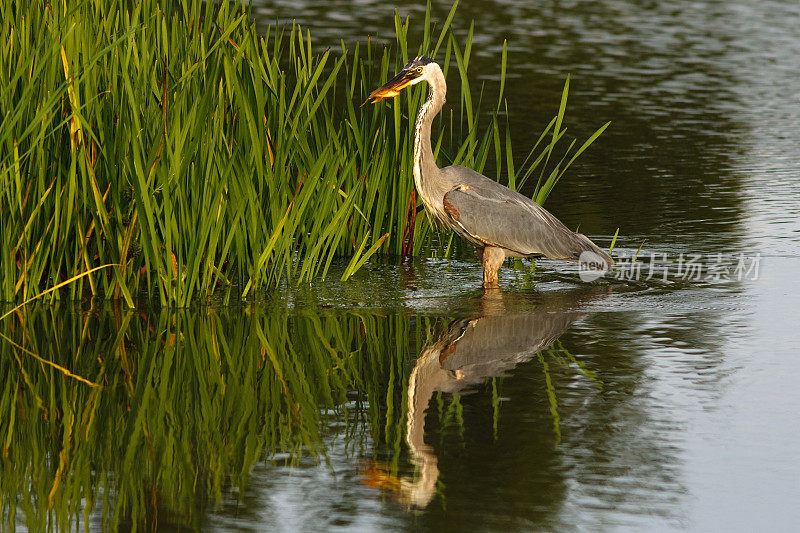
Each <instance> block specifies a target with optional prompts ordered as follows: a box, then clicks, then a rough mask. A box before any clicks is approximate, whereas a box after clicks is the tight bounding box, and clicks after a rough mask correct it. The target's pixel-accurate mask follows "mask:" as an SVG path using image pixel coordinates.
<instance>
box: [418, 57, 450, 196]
mask: <svg viewBox="0 0 800 533" xmlns="http://www.w3.org/2000/svg"><path fill="white" fill-rule="evenodd" d="M431 72H432V75H431V76H430V77H429V78H428V80H427V81H428V84H429V85H430V92H429V93H428V99H427V100H425V103H424V104H422V107H420V108H419V114H418V115H417V124H416V131H415V134H414V184H415V185H416V187H417V192H418V193H419V195H420V196H421V197H422V201H423V203H424V204H425V207H427V208H428V209H431V208H434V205H433V197H432V192H431V190H430V189H431V186H433V185H434V184H435V183H436V178H437V176H438V174H439V167H437V166H436V159H435V158H434V157H433V148H432V147H431V124H432V123H433V119H434V117H436V115H438V114H439V111H440V110H441V109H442V106H443V105H444V100H445V96H446V93H447V85H446V84H445V81H444V75H443V74H442V71H441V69H440V68H439V67H438V65H436V68H434V69H432V71H431Z"/></svg>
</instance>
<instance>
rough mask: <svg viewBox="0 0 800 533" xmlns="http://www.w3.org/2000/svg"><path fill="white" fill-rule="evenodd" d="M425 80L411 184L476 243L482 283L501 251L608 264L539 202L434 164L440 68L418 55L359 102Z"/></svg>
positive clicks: (493, 274) (491, 275)
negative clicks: (433, 133)
mask: <svg viewBox="0 0 800 533" xmlns="http://www.w3.org/2000/svg"><path fill="white" fill-rule="evenodd" d="M422 81H427V82H428V85H430V92H429V93H428V99H427V100H426V101H425V103H424V104H423V105H422V107H420V110H419V113H418V115H417V123H416V133H415V136H414V184H415V186H416V188H417V192H418V193H419V195H420V197H421V198H422V203H423V204H424V205H425V209H426V211H427V212H428V214H429V216H430V217H431V218H432V219H433V220H434V221H439V222H440V223H442V224H443V225H445V226H446V227H448V228H450V229H452V230H453V231H455V232H456V234H458V235H459V236H461V237H462V238H464V239H466V240H467V241H468V242H470V243H471V244H473V245H474V246H475V248H476V252H477V255H478V258H479V259H480V260H481V262H482V263H483V286H484V287H487V288H491V287H497V270H498V268H500V265H501V264H502V263H503V261H504V260H505V258H506V257H531V258H536V257H546V258H549V259H566V260H573V261H575V260H578V259H579V258H581V260H582V261H583V260H584V259H585V258H586V256H583V257H581V254H584V253H587V254H589V260H588V261H587V263H588V264H589V265H591V266H592V267H593V268H598V265H599V268H601V269H602V268H607V267H610V266H611V265H613V264H614V261H613V259H611V256H610V255H608V254H607V253H606V252H605V251H603V250H602V249H601V248H600V247H598V246H597V245H596V244H594V243H593V242H592V241H590V240H589V239H588V238H587V237H586V236H584V235H581V234H580V233H575V232H573V231H570V230H569V229H568V228H567V227H566V226H565V225H564V224H562V223H561V221H559V220H558V219H557V218H556V217H555V216H553V215H552V214H550V212H549V211H547V210H546V209H544V208H543V207H542V206H540V205H539V204H537V203H536V202H534V201H533V200H531V199H530V198H528V197H527V196H524V195H522V194H520V193H518V192H516V191H513V190H511V189H509V188H508V187H505V186H503V185H501V184H499V183H498V182H496V181H494V180H491V179H489V178H487V177H486V176H483V175H481V174H479V173H477V172H475V171H474V170H472V169H469V168H466V167H462V166H459V165H452V166H449V167H445V168H439V167H438V166H436V160H435V159H434V156H433V149H432V148H431V123H433V119H434V117H435V116H436V115H437V114H438V113H439V111H440V110H441V109H442V105H444V101H445V95H446V93H447V84H446V83H445V80H444V75H443V74H442V69H441V68H440V67H439V65H438V64H436V62H435V61H433V60H432V59H430V58H428V57H424V56H419V57H417V58H415V59H413V60H411V61H409V62H408V64H407V65H406V66H405V67H403V69H402V70H401V71H400V73H399V74H397V76H395V77H394V78H392V79H391V80H389V81H388V82H386V84H384V85H383V86H381V87H379V88H377V89H375V90H374V91H372V92H371V93H370V95H369V97H368V98H367V101H366V102H364V103H365V104H366V103H367V102H369V101H370V99H371V100H372V102H373V103H375V102H378V101H380V100H382V99H383V98H391V97H394V96H397V95H398V94H400V91H401V90H402V89H404V88H406V87H408V86H410V85H415V84H417V83H419V82H422Z"/></svg>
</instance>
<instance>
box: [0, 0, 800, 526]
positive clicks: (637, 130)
mask: <svg viewBox="0 0 800 533" xmlns="http://www.w3.org/2000/svg"><path fill="white" fill-rule="evenodd" d="M255 5H256V8H255V13H256V15H257V17H258V19H259V21H260V22H261V23H263V24H265V25H266V24H269V23H271V22H273V21H275V20H278V21H279V22H281V23H286V22H291V20H293V19H294V20H296V21H297V22H299V23H300V24H302V25H304V26H306V27H308V28H310V30H311V32H312V36H313V37H314V39H315V47H316V48H317V49H318V50H322V49H325V48H327V47H329V46H332V47H336V46H337V45H338V43H339V40H340V39H343V40H344V41H345V42H346V43H354V42H355V41H364V40H366V38H367V36H370V38H371V39H372V40H373V42H378V43H385V45H386V46H392V45H393V35H394V33H393V31H394V30H393V21H392V15H393V14H392V7H393V5H390V4H386V3H380V2H374V1H371V0H361V1H313V2H311V1H305V2H303V1H301V2H296V1H292V2H289V1H285V2H284V1H275V2H267V1H256V2H255ZM394 5H396V6H397V8H398V9H399V11H400V13H401V15H403V16H405V15H410V16H411V18H412V35H413V32H414V20H415V19H417V20H419V22H420V26H421V22H422V20H421V18H422V16H423V15H424V9H425V7H424V5H421V4H419V3H412V2H402V3H396V4H394ZM448 9H449V6H448V5H446V4H444V3H438V2H437V3H435V5H434V9H433V12H434V18H435V19H438V20H440V21H441V20H443V18H444V16H445V15H446V13H447V10H448ZM471 20H474V21H475V40H474V45H473V61H472V65H471V75H472V79H474V80H481V81H485V88H484V91H485V92H486V93H487V94H496V91H497V89H498V87H497V79H498V78H497V75H498V72H499V69H498V67H497V62H498V61H499V57H500V50H501V49H502V45H503V40H504V39H507V40H508V48H509V70H508V83H507V86H506V95H507V99H508V105H509V114H510V117H509V118H510V124H511V128H512V134H513V135H512V138H513V139H514V141H515V143H516V146H515V152H516V153H517V154H523V153H525V152H526V148H529V147H530V143H532V142H533V141H534V140H535V139H536V137H538V134H539V132H540V131H541V129H542V128H543V127H544V125H545V124H546V123H547V122H548V120H549V119H550V118H551V117H552V116H553V114H554V113H555V111H556V109H557V106H558V100H559V96H560V91H561V88H562V86H563V83H564V80H565V78H566V76H567V75H568V74H569V75H570V76H571V92H570V100H569V106H568V120H567V122H568V127H569V133H568V135H574V136H575V137H577V138H578V139H583V138H585V137H587V136H588V135H589V134H591V133H592V132H593V131H594V130H595V129H596V128H597V127H599V126H600V125H601V124H602V123H604V122H606V121H609V120H611V121H612V122H613V123H612V126H611V127H610V128H609V129H608V130H607V132H606V133H605V134H604V135H603V136H602V137H601V138H600V139H599V140H598V141H597V143H596V144H595V145H594V146H593V147H592V148H591V150H590V151H589V152H588V153H587V154H585V155H584V156H582V157H581V158H580V159H579V161H578V162H577V163H576V164H575V166H574V167H573V168H572V169H571V170H570V172H569V173H568V174H567V176H566V177H565V178H564V180H563V181H562V182H561V183H559V185H558V187H557V188H556V191H555V192H554V194H553V195H552V196H551V197H550V199H549V200H548V204H547V206H548V208H549V209H550V210H551V211H552V212H554V213H555V214H556V215H557V216H559V217H560V218H561V219H562V220H563V221H564V222H565V223H566V224H567V225H568V226H571V227H576V226H578V225H579V224H580V227H581V231H582V232H585V233H587V234H589V235H591V236H593V237H595V238H598V240H599V241H602V242H606V243H607V242H608V241H609V239H610V235H612V234H613V233H614V231H615V230H616V229H617V228H619V229H620V239H619V241H618V244H617V251H618V253H620V254H623V255H625V254H633V253H635V251H636V249H637V248H638V247H639V245H640V244H641V243H642V241H645V244H644V246H643V248H642V252H641V254H640V257H649V256H650V254H657V255H659V256H661V255H663V254H666V256H667V257H669V258H671V259H673V260H674V259H675V258H677V257H678V256H679V255H680V254H686V255H689V254H699V255H700V256H701V258H700V259H699V262H700V263H701V264H702V266H703V268H710V265H712V264H713V263H715V261H716V259H715V257H716V254H723V257H724V258H726V259H725V260H726V261H727V260H730V261H733V262H734V264H735V262H736V259H735V258H737V257H739V254H744V256H745V257H747V258H754V257H759V263H758V264H759V270H758V275H757V276H755V275H751V276H749V277H747V278H748V279H744V280H736V279H718V280H716V279H699V280H696V279H695V280H685V279H679V278H678V277H677V276H673V277H671V278H670V279H669V280H667V281H661V280H659V279H658V277H659V276H656V277H655V279H650V280H645V279H641V280H639V281H636V282H629V281H624V280H612V279H607V280H603V281H601V282H598V283H597V284H595V285H588V286H587V285H586V284H583V283H581V282H580V281H579V280H578V276H577V275H576V271H575V269H574V268H573V267H569V266H564V265H560V264H549V263H546V262H543V264H541V265H540V266H539V268H538V269H537V271H536V274H535V283H534V280H533V279H532V278H531V276H530V274H529V273H528V272H527V271H526V270H520V271H517V270H513V269H512V268H510V267H506V268H504V269H503V271H502V272H501V284H502V287H503V293H502V296H498V297H496V298H494V299H492V298H489V299H487V298H486V297H484V296H482V291H481V290H480V289H479V283H480V275H481V274H480V268H479V265H478V264H477V263H476V262H474V261H472V262H470V261H449V262H447V261H439V260H427V261H426V260H422V261H419V262H416V263H414V264H413V265H403V266H397V265H386V264H378V263H375V264H371V265H368V266H367V267H366V268H365V269H363V270H362V271H360V272H359V273H358V274H357V275H356V276H355V277H354V279H353V280H352V281H349V282H348V283H345V284H341V283H339V282H338V281H333V280H336V279H338V276H336V275H335V274H334V275H331V276H329V280H328V281H325V282H319V283H315V284H314V285H313V286H311V287H301V288H300V289H297V290H292V291H288V292H285V293H282V294H281V295H280V296H279V297H278V299H277V303H275V302H273V303H270V304H266V303H265V304H263V305H260V306H259V305H257V306H254V307H252V308H250V309H249V310H248V311H247V312H242V311H241V310H236V311H230V310H224V309H219V310H215V311H213V312H210V313H211V315H210V316H211V318H208V320H209V321H211V322H213V323H214V324H217V323H218V325H217V326H215V328H216V327H218V328H220V329H221V330H223V331H225V330H226V329H225V328H230V331H231V332H233V331H238V330H237V329H236V328H244V330H247V331H249V330H250V328H256V327H257V326H258V325H259V324H261V325H263V324H267V325H268V324H270V323H271V321H274V320H276V319H275V316H283V317H284V320H285V328H283V330H285V332H286V334H287V335H288V337H290V338H292V349H293V350H296V351H297V353H298V354H299V355H298V357H301V359H302V355H303V353H304V351H307V352H308V353H312V351H313V350H316V349H318V348H319V342H320V339H328V340H326V341H325V342H326V343H328V344H330V345H331V346H333V348H332V349H333V350H334V351H336V350H338V349H339V348H340V347H341V346H345V345H346V346H348V347H349V349H350V350H352V352H350V354H349V355H350V356H351V357H352V358H354V359H355V360H359V361H373V362H374V368H373V367H369V368H367V367H368V365H367V364H366V363H363V365H364V366H358V369H359V370H358V372H361V373H362V374H361V375H362V376H365V377H364V381H363V382H362V384H361V386H356V385H349V386H347V387H346V388H348V389H350V390H349V391H347V392H346V394H345V395H343V396H337V397H336V398H334V399H333V401H331V402H327V403H326V402H323V401H320V404H319V405H320V406H321V407H319V412H318V413H317V415H316V416H318V420H317V421H316V423H318V428H319V432H318V434H316V435H314V436H313V438H312V437H309V439H310V440H307V441H305V446H306V447H307V448H311V449H316V450H317V451H318V452H319V453H320V454H321V455H318V456H314V455H312V454H308V453H306V454H304V455H303V456H302V458H301V459H300V460H299V462H294V463H292V464H287V463H286V462H285V460H286V458H287V453H288V452H291V451H293V450H292V449H291V447H289V449H284V450H281V451H279V452H278V453H276V454H274V455H269V456H268V457H267V459H263V458H260V459H259V460H257V461H255V463H254V466H253V468H252V471H249V470H248V472H249V473H247V474H246V475H245V476H244V478H245V479H246V482H245V483H238V482H237V480H238V479H239V478H238V477H236V476H237V475H235V474H234V473H230V475H231V478H230V479H229V480H228V481H227V483H226V484H225V488H224V490H223V491H222V493H221V494H222V499H221V501H214V499H213V498H212V499H211V500H208V499H206V498H201V497H199V496H196V494H195V491H193V490H189V491H188V492H187V494H188V495H187V496H185V498H184V499H186V498H188V501H189V503H188V504H187V505H188V508H189V509H194V512H191V513H188V515H186V514H181V513H175V514H170V513H169V505H163V506H162V509H164V508H165V509H164V510H163V511H162V513H161V514H160V520H159V524H160V527H163V528H167V529H169V528H171V527H174V526H177V525H179V524H181V523H184V524H185V525H188V526H190V527H201V528H208V529H219V530H259V531H266V530H271V531H275V530H286V531H290V530H291V531H293V530H298V529H299V530H326V531H327V530H331V529H337V528H341V529H354V530H367V529H412V528H413V529H417V528H421V529H423V530H428V529H444V528H448V529H455V528H458V529H476V528H477V529H491V530H557V531H563V530H575V529H578V530H588V531H597V530H617V529H632V530H670V529H690V530H697V531H753V530H762V531H791V530H794V529H795V528H796V527H797V524H798V521H799V520H800V445H798V443H800V423H798V415H797V412H798V408H800V387H798V385H797V384H798V381H800V370H799V368H800V366H798V364H797V361H798V355H799V354H798V346H800V333H799V329H798V326H800V321H799V319H798V307H800V305H798V304H800V281H798V279H799V278H798V275H797V273H798V270H800V82H798V73H800V4H798V3H797V2H794V1H763V2H749V1H744V0H730V1H711V0H708V1H700V2H680V1H661V2H648V1H638V2H634V1H629V2H625V1H611V0H607V1H595V2H580V1H543V2H530V1H521V0H518V1H504V2H491V1H485V0H484V1H478V0H464V1H463V2H462V3H461V5H460V7H459V10H458V13H457V16H456V19H455V21H454V25H455V27H456V28H457V33H458V34H459V35H464V34H466V31H467V30H468V28H469V22H470V21H471ZM410 42H414V40H413V39H411V40H410ZM758 254H760V255H758ZM731 258H733V259H731ZM669 265H670V268H672V267H674V266H675V264H674V263H670V264H669ZM703 277H705V276H703ZM753 278H756V279H753ZM276 309H279V311H276ZM102 312H103V313H105V312H106V311H102ZM196 318H197V317H196ZM197 319H198V320H199V321H200V322H203V321H204V320H206V318H202V319H200V318H197ZM48 320H55V319H53V318H52V317H50V318H48ZM98 320H100V319H98ZM107 320H108V319H107ZM130 320H131V321H132V322H133V323H136V322H140V323H150V322H158V320H154V319H152V318H150V319H145V318H143V317H141V316H140V315H134V316H133V317H132V318H131V319H130ZM459 320H462V322H459ZM318 321H319V322H320V323H322V324H324V325H325V327H324V328H323V330H316V329H314V328H313V327H311V325H313V324H315V323H317V322H318ZM469 321H472V322H469ZM159 323H164V324H174V323H177V320H175V319H173V318H166V319H162V320H161V322H159ZM331 324H333V325H331ZM92 327H94V326H92ZM172 327H173V326H170V325H168V326H165V327H164V328H158V327H151V328H150V329H149V330H148V328H146V327H143V326H142V331H143V332H145V333H142V338H145V337H146V336H147V335H148V334H147V333H146V332H147V331H150V333H149V334H151V335H158V334H161V333H163V332H164V331H171V328H172ZM259 327H260V326H259ZM327 328H333V329H327ZM337 328H340V329H341V330H342V331H347V332H350V334H352V339H351V340H350V341H347V338H345V337H347V335H344V334H343V335H339V334H334V333H330V332H331V331H339V329H337ZM482 328H483V329H482ZM207 329H209V328H203V327H201V328H200V329H198V330H191V329H189V330H186V331H184V332H183V333H182V335H184V337H182V338H185V339H187V342H186V348H185V350H186V354H187V355H188V354H190V353H191V351H192V349H195V350H201V349H202V346H205V345H201V344H200V343H199V342H197V343H195V342H189V340H191V335H193V334H194V335H198V336H202V335H206V334H208V333H209V332H208V331H206V330H207ZM211 329H214V328H211ZM265 329H267V328H266V326H265ZM278 329H279V330H280V328H278ZM191 331H194V333H191ZM276 331H277V330H276ZM320 331H324V332H325V333H320ZM355 332H360V333H355ZM218 334H219V335H223V336H224V335H225V334H224V333H218V332H217V331H216V330H215V329H214V331H212V332H211V335H212V336H213V335H218ZM326 335H329V338H328V337H326ZM337 335H339V337H341V338H342V339H344V340H343V341H342V343H340V345H337V344H336V342H335V339H336V338H338V337H337ZM359 335H363V337H361V336H359ZM370 336H372V337H370ZM267 337H268V340H269V338H271V337H269V335H267ZM227 338H228V344H229V346H228V349H229V350H230V353H231V354H240V355H241V357H243V358H247V357H251V356H252V355H253V354H254V353H256V351H257V350H256V348H254V347H253V346H250V345H249V344H247V342H244V341H241V342H242V344H236V343H235V339H246V338H249V337H248V334H242V335H241V336H237V334H234V333H230V334H229V336H228V337H227ZM348 338H349V337H348ZM366 338H374V342H372V343H367V342H360V341H359V339H366ZM353 339H354V340H353ZM340 340H341V339H340ZM515 340H518V341H519V342H517V343H516V344H515ZM437 341H441V342H442V343H444V345H443V346H445V348H442V346H439V347H438V350H439V351H438V352H437V351H436V350H437V346H436V342H437ZM141 342H142V343H143V342H144V341H141ZM348 342H350V344H348ZM215 343H216V341H214V342H211V343H210V344H209V345H215ZM448 343H449V344H448ZM459 343H460V344H459ZM166 345H167V346H171V344H169V343H166ZM450 345H453V346H455V349H454V350H451V352H449V353H447V354H445V355H442V353H444V352H443V350H445V351H446V346H450ZM277 346H278V348H277V349H278V351H280V349H281V346H284V344H281V343H278V344H277ZM543 346H544V348H542V347H543ZM541 349H544V351H539V350H541ZM426 350H427V351H426ZM434 352H435V353H434ZM473 352H474V353H473ZM481 353H483V354H484V356H483V359H480V357H479V356H478V355H475V354H481ZM342 355H343V357H344V358H345V359H347V357H346V356H347V355H348V354H347V353H345V352H342ZM262 356H263V352H262ZM276 357H278V358H280V357H281V355H280V354H278V355H277V356H276ZM470 357H472V359H470ZM476 357H477V358H478V359H475V358H476ZM429 360H430V361H432V363H431V365H432V366H425V364H426V363H427V362H428V361H429ZM342 364H343V365H345V366H346V364H345V363H342ZM231 365H232V366H234V365H233V364H231ZM437 365H438V366H437ZM447 365H454V366H453V368H448V366H447ZM459 365H461V366H459ZM370 369H371V370H370ZM377 369H381V370H377ZM415 370H416V373H415ZM412 377H414V379H413V380H412ZM369 380H372V381H374V383H372V384H371V385H369V386H367V384H366V383H367V382H368V381H369ZM437 380H438V381H437ZM470 380H473V381H470ZM411 381H413V383H410V382H411ZM467 382H470V385H469V386H468V387H466V386H464V385H465V384H466V383H467ZM425 384H430V387H431V388H432V390H436V391H444V392H432V396H431V400H430V403H429V408H428V413H427V418H426V417H425V416H424V415H423V416H422V418H421V419H420V418H419V412H418V411H414V412H413V413H411V412H409V413H405V410H408V405H409V404H408V401H407V399H408V395H409V394H412V393H414V391H422V390H424V388H425ZM412 385H413V386H412ZM229 386H230V387H233V385H229ZM368 391H370V393H371V394H373V396H374V393H375V391H377V392H379V393H380V396H379V397H369V394H368ZM468 391H471V393H470V394H466V392H468ZM419 394H422V393H421V392H420V393H419ZM242 401H245V400H242ZM254 401H255V400H254ZM256 403H257V401H256ZM188 409H191V407H189V408H188ZM398 413H399V414H398ZM410 415H415V417H416V418H415V419H416V420H417V422H418V423H419V421H420V420H422V421H423V422H424V424H425V425H424V431H423V432H422V434H423V437H424V446H423V447H422V448H420V447H419V442H417V443H416V444H414V443H412V444H409V440H410V438H409V433H408V431H410V430H408V427H407V422H406V420H408V419H411V418H414V417H412V416H410ZM174 416H177V417H178V418H180V417H179V415H177V414H176V415H174ZM176 425H179V424H176ZM212 426H213V420H212ZM407 430H408V431H407ZM225 431H230V432H232V433H235V430H234V429H233V428H231V429H228V430H224V429H223V430H222V432H223V433H225ZM223 437H224V436H223ZM312 441H313V442H312ZM230 442H239V441H237V440H236V439H231V441H230ZM178 463H180V461H177V462H176V463H175V464H178ZM164 464H168V463H164ZM432 465H433V467H434V468H432ZM175 468H178V467H177V466H175ZM434 469H435V474H436V475H435V476H434V477H433V482H432V483H431V481H430V477H431V476H432V475H433V474H432V472H434ZM238 487H243V488H242V489H241V490H240V489H239V488H238ZM181 490H183V489H180V488H178V489H176V491H177V492H178V493H179V494H180V493H181ZM199 492H201V491H200V490H199V489H198V490H197V494H199ZM193 495H195V496H193ZM193 497H196V498H197V499H196V501H195V500H193V499H192V498H193ZM160 498H161V499H162V500H164V501H168V500H169V498H168V497H166V496H165V495H160ZM415 498H416V499H415ZM6 500H8V499H7V498H6ZM100 514H101V513H100V511H98V512H95V513H94V514H93V516H91V517H89V523H90V524H95V525H98V524H100V523H101V517H100ZM15 521H16V523H17V526H18V527H23V528H24V527H25V524H26V523H28V522H27V521H26V520H25V516H24V512H22V511H20V512H19V514H18V516H17V518H16V519H15ZM123 523H124V521H123ZM28 525H30V523H28Z"/></svg>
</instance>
